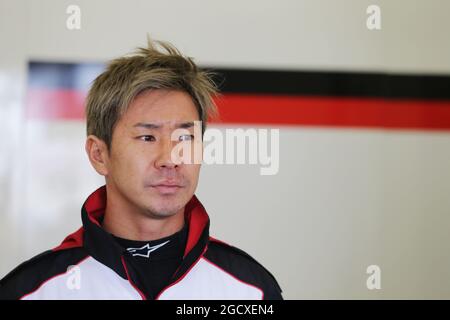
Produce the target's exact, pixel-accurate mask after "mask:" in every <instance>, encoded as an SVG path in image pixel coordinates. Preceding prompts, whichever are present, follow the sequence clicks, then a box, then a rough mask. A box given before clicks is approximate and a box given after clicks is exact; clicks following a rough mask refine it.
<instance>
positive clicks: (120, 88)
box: [86, 37, 218, 150]
mask: <svg viewBox="0 0 450 320" xmlns="http://www.w3.org/2000/svg"><path fill="white" fill-rule="evenodd" d="M147 42H148V44H147V48H138V49H137V50H136V51H135V52H134V53H132V54H131V55H126V56H123V57H120V58H117V59H114V60H112V61H111V62H110V63H109V64H108V66H107V68H106V70H105V71H104V72H103V73H102V74H100V75H99V76H98V77H97V78H96V79H95V80H94V82H93V84H92V86H91V89H90V90H89V94H88V96H87V100H86V121H87V134H88V135H91V134H92V135H95V136H97V137H98V138H100V139H102V140H103V141H104V142H105V143H106V145H107V146H108V150H109V149H110V147H111V140H112V133H113V130H114V127H115V124H116V123H117V121H118V120H119V119H120V117H121V116H122V115H123V114H124V112H125V111H126V110H127V108H128V106H129V105H130V103H131V102H132V100H133V99H134V98H135V97H136V96H137V95H138V94H139V93H141V92H143V91H145V90H151V89H174V90H183V91H185V92H187V93H188V94H189V95H190V96H191V97H192V99H193V101H194V103H195V105H196V107H197V111H198V114H199V118H200V120H201V121H202V130H203V132H202V133H204V131H205V128H206V124H207V121H208V118H210V117H211V116H217V108H216V105H215V103H214V97H215V96H216V95H218V90H217V86H216V85H215V83H214V81H213V80H212V77H213V73H211V72H207V71H204V70H200V69H199V68H198V67H197V65H196V64H195V63H194V61H193V60H192V58H190V57H186V56H183V55H182V54H181V53H180V51H178V49H176V48H175V47H174V46H173V45H171V44H170V43H168V42H163V41H156V40H152V39H150V38H149V37H148V41H147Z"/></svg>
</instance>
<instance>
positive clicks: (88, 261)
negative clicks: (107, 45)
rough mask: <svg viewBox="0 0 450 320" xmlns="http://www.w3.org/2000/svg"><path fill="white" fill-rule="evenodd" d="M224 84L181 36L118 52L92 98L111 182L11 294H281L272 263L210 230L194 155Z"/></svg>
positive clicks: (32, 263) (101, 167)
mask: <svg viewBox="0 0 450 320" xmlns="http://www.w3.org/2000/svg"><path fill="white" fill-rule="evenodd" d="M158 44H159V46H160V47H158ZM215 94H216V87H215V85H214V83H213V81H212V80H211V77H210V74H208V73H206V72H204V71H201V70H199V69H198V68H197V66H196V65H195V64H194V62H193V61H192V60H191V59H190V58H187V57H184V56H183V55H182V54H181V53H180V52H179V51H178V50H177V49H176V48H174V47H173V46H171V45H170V44H167V43H163V42H152V41H149V44H148V48H140V49H139V50H138V51H137V52H136V53H135V54H133V55H130V56H125V57H122V58H119V59H116V60H113V61H112V62H111V63H110V64H109V66H108V68H107V69H106V71H105V72H103V73H102V74H101V75H100V76H98V77H97V78H96V80H95V81H94V83H93V85H92V88H91V90H90V92H89V95H88V97H87V105H86V117H87V135H88V136H87V140H86V147H85V148H86V152H87V155H88V157H89V161H90V162H91V164H92V166H93V167H94V169H95V170H96V171H97V172H98V173H99V174H101V175H103V176H105V182H106V185H105V186H103V187H101V188H99V189H97V190H96V191H95V192H93V193H92V194H91V195H90V196H89V197H88V198H87V200H86V201H85V203H84V204H83V206H82V209H81V212H82V222H83V226H82V227H81V228H80V229H79V230H78V231H77V232H75V233H73V234H71V235H69V236H68V237H67V238H66V239H65V240H64V241H63V242H62V243H61V245H60V246H58V247H57V248H54V249H52V250H49V251H46V252H44V253H42V254H40V255H38V256H36V257H34V258H33V259H31V260H29V261H27V262H25V263H23V264H22V265H20V266H19V267H17V268H16V269H15V270H14V271H12V272H11V273H10V274H9V275H7V276H6V277H5V278H4V279H2V280H1V282H0V298H3V299H282V296H281V289H280V287H279V285H278V284H277V282H276V280H275V278H274V277H273V276H272V275H271V274H270V273H269V272H268V271H267V270H266V269H265V268H264V267H263V266H261V265H260V264H259V263H258V262H256V260H254V259H253V258H252V257H250V256H249V255H248V254H246V253H245V252H243V251H241V250H239V249H237V248H236V247H233V246H230V245H228V244H225V243H223V242H221V241H218V240H216V239H214V238H212V237H210V236H209V217H208V214H207V212H206V211H205V209H204V207H203V206H202V204H201V203H200V201H199V200H198V199H197V197H196V196H195V195H194V192H195V190H196V187H197V182H198V177H199V172H200V162H201V161H200V162H198V161H197V162H196V161H188V160H189V159H191V160H192V157H191V156H192V155H194V159H195V156H198V152H196V150H201V149H202V148H201V147H202V138H203V133H204V130H205V125H206V122H207V119H208V117H210V116H211V115H212V114H214V112H215V105H214V102H213V97H214V95H215ZM199 123H200V124H202V127H201V130H198V124H199ZM180 146H181V147H182V148H179V147H180ZM199 146H200V148H198V147H199ZM177 148H178V149H177ZM174 150H183V152H182V156H179V157H178V158H177V157H175V156H174V154H178V155H181V153H177V152H174Z"/></svg>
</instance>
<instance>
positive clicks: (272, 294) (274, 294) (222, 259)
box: [204, 239, 283, 300]
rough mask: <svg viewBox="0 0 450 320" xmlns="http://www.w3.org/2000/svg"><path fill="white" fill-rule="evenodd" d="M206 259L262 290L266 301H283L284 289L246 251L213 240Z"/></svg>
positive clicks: (206, 253) (210, 242)
mask: <svg viewBox="0 0 450 320" xmlns="http://www.w3.org/2000/svg"><path fill="white" fill-rule="evenodd" d="M204 256H205V258H206V259H208V260H210V261H211V262H212V263H214V264H216V265H218V266H219V267H221V268H222V269H224V270H225V271H226V272H228V273H230V274H232V275H233V276H235V277H236V278H238V279H240V280H242V281H244V282H246V283H249V284H251V285H254V286H256V287H258V288H260V289H261V290H262V291H263V293H264V297H263V298H264V300H282V299H283V296H282V289H281V287H280V285H279V284H278V282H277V280H276V279H275V277H274V276H273V275H272V274H271V273H270V272H269V270H267V269H266V268H265V267H264V266H263V265H262V264H260V263H259V262H258V261H256V260H255V259H254V258H253V257H252V256H250V255H249V254H248V253H246V252H245V251H243V250H241V249H239V248H237V247H234V246H232V245H229V244H226V243H223V242H220V241H217V240H215V239H211V240H210V241H209V244H208V250H207V251H206V252H205V255H204Z"/></svg>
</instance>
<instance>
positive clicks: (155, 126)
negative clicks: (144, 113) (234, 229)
mask: <svg viewBox="0 0 450 320" xmlns="http://www.w3.org/2000/svg"><path fill="white" fill-rule="evenodd" d="M193 126H194V122H193V121H189V122H181V123H177V124H176V127H177V128H183V129H187V128H191V127H193ZM133 127H135V128H145V129H159V128H161V125H159V124H155V123H144V122H138V123H136V124H135V125H134V126H133Z"/></svg>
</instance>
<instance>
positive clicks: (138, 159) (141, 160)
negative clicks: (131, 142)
mask: <svg viewBox="0 0 450 320" xmlns="http://www.w3.org/2000/svg"><path fill="white" fill-rule="evenodd" d="M113 160H114V161H113V174H114V175H116V176H117V177H119V178H120V179H121V180H126V181H131V180H136V179H140V178H142V177H143V176H144V172H145V168H146V166H147V165H148V158H147V157H146V156H145V155H144V154H142V151H141V150H140V151H137V150H133V148H132V147H131V146H125V147H123V148H121V150H120V152H117V153H116V154H115V156H114V159H113Z"/></svg>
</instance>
